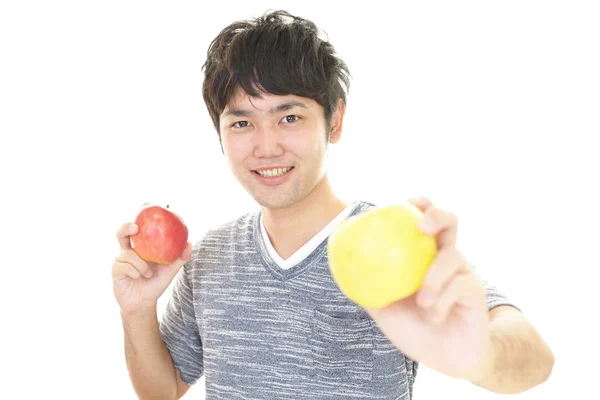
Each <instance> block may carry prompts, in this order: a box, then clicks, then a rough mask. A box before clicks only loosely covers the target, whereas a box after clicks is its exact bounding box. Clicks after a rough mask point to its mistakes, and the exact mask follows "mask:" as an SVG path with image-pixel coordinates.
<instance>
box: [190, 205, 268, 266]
mask: <svg viewBox="0 0 600 400" xmlns="http://www.w3.org/2000/svg"><path fill="white" fill-rule="evenodd" d="M258 215H259V213H258V211H254V212H249V213H246V214H243V215H241V216H239V217H236V218H234V219H231V220H229V221H226V222H225V223H223V224H221V225H219V226H217V227H214V228H210V229H208V230H207V231H206V232H205V233H204V235H203V236H202V237H201V238H200V239H199V240H198V241H196V242H195V243H194V244H193V247H192V258H196V259H197V258H200V257H201V256H203V254H205V253H206V252H207V251H208V252H210V251H211V249H215V248H220V247H223V246H227V245H228V244H231V243H235V242H236V241H239V240H240V239H242V238H241V237H242V236H244V237H248V236H250V235H252V233H253V229H254V225H255V222H256V221H257V218H258Z"/></svg>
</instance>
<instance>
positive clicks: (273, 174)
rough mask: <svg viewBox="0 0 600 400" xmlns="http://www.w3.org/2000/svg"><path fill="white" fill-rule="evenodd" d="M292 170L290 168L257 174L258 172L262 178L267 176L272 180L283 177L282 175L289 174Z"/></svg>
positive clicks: (262, 171) (265, 170)
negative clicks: (275, 177)
mask: <svg viewBox="0 0 600 400" xmlns="http://www.w3.org/2000/svg"><path fill="white" fill-rule="evenodd" d="M290 169H292V167H289V168H274V169H263V170H260V171H256V172H258V174H259V175H261V176H265V177H267V178H272V177H274V176H281V175H283V174H285V173H286V172H288V171H289V170H290Z"/></svg>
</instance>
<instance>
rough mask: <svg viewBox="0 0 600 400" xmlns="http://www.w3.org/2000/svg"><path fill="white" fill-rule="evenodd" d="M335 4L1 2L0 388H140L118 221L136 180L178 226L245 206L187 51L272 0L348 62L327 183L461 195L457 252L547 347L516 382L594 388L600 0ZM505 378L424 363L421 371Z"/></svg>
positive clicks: (196, 392) (125, 392)
mask: <svg viewBox="0 0 600 400" xmlns="http://www.w3.org/2000/svg"><path fill="white" fill-rule="evenodd" d="M331 3H332V2H324V1H319V2H316V3H310V2H299V1H294V2H284V1H280V2H274V1H273V2H266V1H234V2H225V1H222V2H214V3H210V2H209V4H208V5H207V4H206V3H204V4H202V3H201V2H200V1H195V2H191V1H185V2H183V1H177V2H155V1H135V2H134V1H123V0H119V1H102V2H100V1H97V2H91V1H70V2H67V1H47V2H42V1H38V2H31V1H16V0H14V1H3V2H2V3H1V5H0V57H1V59H0V135H1V141H0V167H1V169H0V171H1V172H0V173H1V186H0V191H1V193H2V194H1V196H0V202H1V203H2V204H1V205H2V207H1V208H0V221H1V222H0V226H1V229H2V231H1V235H2V237H1V239H2V240H1V241H0V243H1V255H2V263H1V264H0V268H1V271H2V273H1V274H0V282H1V284H2V285H1V286H2V288H1V290H0V296H1V299H0V300H1V304H0V306H1V309H2V319H1V322H0V323H1V324H2V328H1V330H0V334H1V335H2V337H1V339H2V340H1V341H0V346H2V349H1V353H0V362H1V363H2V371H3V372H2V373H1V375H0V380H1V384H0V398H10V399H36V398H46V397H48V398H49V397H52V398H62V399H108V398H111V399H133V398H135V396H134V393H133V391H132V389H131V387H130V384H129V380H128V376H127V370H126V367H125V362H124V356H123V344H122V330H121V325H120V318H119V310H118V307H117V305H116V302H115V301H114V298H113V295H112V286H111V279H110V267H111V265H112V261H113V257H114V256H115V255H116V254H117V251H118V249H117V242H116V240H115V237H114V232H115V229H116V228H117V227H118V226H119V225H120V224H121V223H123V222H125V221H128V220H131V219H132V218H133V217H134V215H135V211H136V210H137V207H138V206H139V205H141V204H142V203H144V202H146V201H156V202H163V203H169V204H170V205H171V207H172V208H173V209H176V210H177V211H179V213H180V214H182V215H183V217H184V218H185V220H186V222H187V223H188V225H189V227H190V239H191V240H192V241H195V240H198V239H199V238H200V237H201V236H202V234H203V233H204V232H205V231H206V230H207V229H209V228H213V227H216V226H218V225H220V224H221V223H223V222H225V221H228V220H230V219H232V218H235V217H237V216H239V215H240V214H241V213H245V212H247V211H253V210H255V207H256V206H255V204H254V203H253V201H252V200H251V198H250V197H249V196H248V195H247V194H246V193H245V192H244V191H243V190H242V189H241V188H240V186H238V184H237V182H236V181H235V179H234V178H233V175H232V174H231V173H230V171H229V170H228V169H227V167H226V164H225V162H224V160H223V157H222V154H221V151H220V148H219V145H218V139H217V135H216V133H215V131H214V129H213V127H212V124H211V121H210V119H209V117H208V113H207V111H206V108H205V106H204V104H203V101H202V96H201V84H202V73H201V69H200V68H201V65H202V63H203V62H204V60H205V56H206V50H207V47H208V45H209V43H210V41H211V40H212V39H213V38H214V37H215V36H216V35H217V34H218V33H219V31H220V30H221V29H222V28H224V27H225V26H226V25H227V24H229V23H231V22H233V21H235V20H238V19H246V18H249V17H254V16H258V15H260V14H262V13H263V12H264V11H265V10H267V9H269V8H272V9H275V8H284V9H288V10H289V11H291V12H292V13H297V14H298V15H300V16H303V17H306V18H308V19H311V20H313V21H314V22H315V23H317V25H318V26H319V27H321V28H322V29H324V30H325V31H326V32H327V34H328V35H329V38H330V40H331V41H332V42H333V44H334V45H335V46H336V48H337V50H338V53H339V55H340V56H341V57H342V58H343V59H345V60H346V62H347V63H348V65H349V67H350V70H351V72H352V75H353V81H352V86H351V91H350V96H349V103H348V109H347V116H346V120H345V125H344V128H345V129H344V137H343V139H342V141H341V142H339V144H337V145H335V146H333V147H332V148H331V151H330V154H329V171H330V176H331V180H332V182H333V184H334V187H335V190H336V191H337V192H338V193H339V194H340V195H341V196H342V197H343V198H344V199H346V200H355V199H363V200H368V201H372V202H375V203H377V204H379V205H384V204H391V203H398V202H404V201H405V199H406V198H407V197H408V196H412V195H417V194H424V195H427V196H429V197H430V198H431V199H432V200H433V201H434V202H436V203H437V204H438V205H439V206H440V207H443V208H447V209H449V210H451V211H454V212H456V213H457V214H458V215H459V218H460V230H459V231H460V234H459V235H460V239H459V245H460V247H461V249H462V251H463V253H465V254H466V255H467V256H468V257H469V258H470V259H471V260H472V261H473V262H474V263H475V264H476V265H477V267H478V269H479V271H480V273H481V274H483V275H484V276H485V277H486V278H487V279H488V280H489V281H491V282H492V283H494V284H496V285H497V286H498V287H499V288H500V289H501V290H502V291H504V292H505V293H506V294H507V295H508V296H509V297H510V298H511V299H512V300H513V301H514V302H515V303H517V304H518V305H519V306H520V307H521V309H522V310H523V311H524V312H525V314H526V315H527V317H528V318H529V319H530V320H531V321H532V322H533V323H534V324H535V326H536V327H537V328H538V329H539V330H540V332H541V333H542V335H543V337H544V338H545V339H546V340H547V341H548V343H549V344H550V346H551V347H552V349H553V350H554V353H555V356H556V365H555V368H554V371H553V374H552V377H551V378H550V380H549V381H547V382H546V383H545V384H543V385H542V386H540V387H537V388H535V389H533V390H530V391H528V392H526V393H523V394H520V395H516V396H513V397H512V398H515V399H523V400H525V399H527V400H533V399H544V400H545V399H548V398H581V399H592V398H600V397H596V396H599V392H600V390H599V389H598V385H597V373H598V367H597V365H598V364H597V360H598V357H600V351H599V345H598V338H599V337H600V335H599V330H598V328H597V327H596V326H597V324H596V325H594V324H593V323H594V322H596V321H595V319H596V316H597V315H598V312H597V303H598V296H597V295H596V294H595V292H594V291H595V289H596V288H597V287H598V285H597V283H596V279H597V277H598V273H597V270H598V267H599V266H600V263H599V262H598V248H599V247H598V237H599V234H598V232H599V228H598V227H599V225H600V224H599V223H600V215H599V207H598V204H599V200H600V197H599V195H598V191H597V186H598V172H599V171H600V162H599V161H598V148H599V147H598V144H597V136H598V134H599V133H600V115H599V114H600V78H599V76H600V73H599V71H600V60H599V49H600V24H599V23H598V21H600V13H599V12H598V9H597V7H596V5H595V3H596V2H593V1H590V2H580V1H563V2H557V1H538V2H532V1H502V2H488V1H471V2H466V1H454V2H410V3H408V2H402V3H401V4H399V5H398V4H397V5H395V6H393V7H392V6H390V5H387V4H385V3H383V2H381V3H379V2H376V1H369V2H368V5H369V7H367V6H366V5H364V2H359V1H357V2H356V3H354V5H348V2H346V1H344V2H338V4H331ZM168 294H169V291H168V292H167V293H165V296H164V297H163V298H161V301H160V306H161V310H162V308H163V307H164V305H165V302H166V296H168ZM500 397H502V396H498V395H494V394H491V393H488V392H485V391H483V390H482V389H479V388H476V387H474V386H473V385H471V384H469V383H466V382H462V381H457V380H453V379H450V378H447V377H445V376H442V375H440V374H437V373H434V372H432V371H431V370H428V369H427V368H425V367H424V366H422V367H421V369H420V373H419V377H418V379H417V383H416V387H415V398H416V399H434V398H451V399H478V400H482V399H497V398H500ZM185 398H187V399H194V398H195V399H202V398H204V381H201V382H200V383H199V384H198V385H196V386H195V387H193V388H192V389H191V390H190V392H189V394H188V395H186V397H185Z"/></svg>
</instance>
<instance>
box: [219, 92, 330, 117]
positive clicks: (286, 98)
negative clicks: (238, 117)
mask: <svg viewBox="0 0 600 400" xmlns="http://www.w3.org/2000/svg"><path fill="white" fill-rule="evenodd" d="M259 93H260V94H259V96H258V97H252V96H250V95H248V94H247V93H246V92H245V91H244V90H242V89H240V88H238V89H237V90H236V91H235V93H234V94H233V96H231V99H230V100H229V103H228V104H227V105H226V106H225V109H224V110H223V113H226V112H227V111H229V110H233V109H241V110H245V111H249V112H257V113H262V112H265V113H266V112H269V111H270V110H273V109H274V108H276V107H277V106H278V105H281V104H283V103H293V102H300V103H302V104H303V105H304V106H305V108H307V109H311V108H315V107H319V104H318V103H317V102H316V101H314V100H313V99H311V98H307V97H300V96H295V95H291V94H290V95H283V96H282V95H275V94H270V93H264V92H259ZM223 113H222V114H223Z"/></svg>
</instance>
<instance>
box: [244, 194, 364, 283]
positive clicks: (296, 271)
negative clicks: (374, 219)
mask: <svg viewBox="0 0 600 400" xmlns="http://www.w3.org/2000/svg"><path fill="white" fill-rule="evenodd" d="M368 205H370V203H366V202H363V201H357V202H356V204H355V205H354V206H353V209H352V211H350V214H349V215H348V216H347V217H346V219H347V218H350V217H352V216H354V215H356V214H358V213H359V212H360V211H361V210H362V208H363V207H364V206H368ZM260 218H261V211H258V212H256V214H255V215H254V221H253V233H254V242H255V245H256V250H257V251H258V253H259V254H260V256H261V258H262V260H263V261H264V264H265V266H266V267H267V269H268V270H269V272H271V274H273V276H275V278H277V279H279V280H288V279H291V278H294V277H296V276H298V275H300V274H302V273H303V272H305V271H306V270H307V269H309V268H310V267H311V266H312V265H313V264H315V263H317V262H319V261H320V260H322V258H323V257H324V256H325V255H326V254H327V242H328V239H329V235H327V237H325V238H324V239H323V241H322V242H321V243H320V244H319V245H318V246H317V247H316V248H315V249H314V250H313V251H312V252H311V253H310V254H308V255H307V256H306V257H305V258H304V259H303V260H302V261H300V262H298V263H297V264H296V265H294V266H291V267H289V268H287V269H284V268H281V267H280V266H279V265H278V264H277V262H275V260H273V258H272V257H271V255H270V254H269V251H268V249H267V247H266V245H265V240H269V239H268V238H264V237H263V234H262V229H261V227H260Z"/></svg>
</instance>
